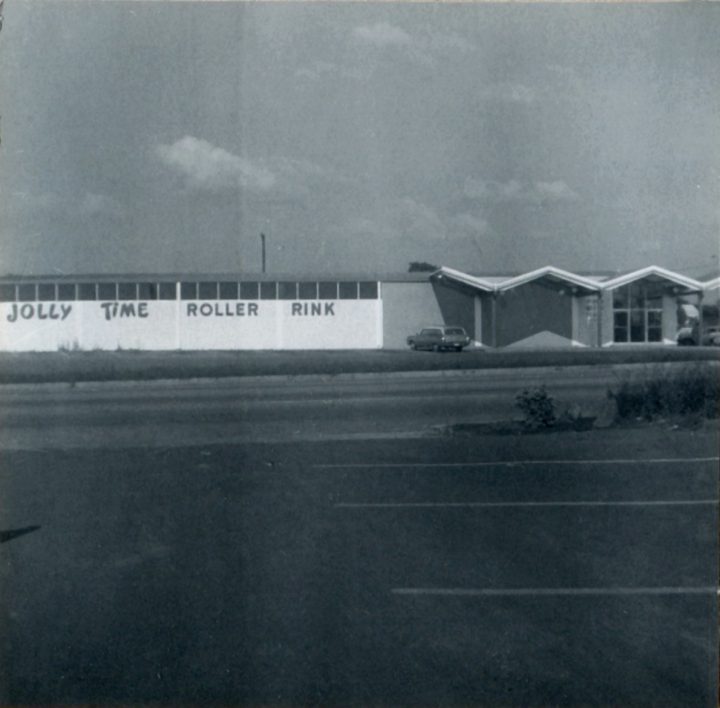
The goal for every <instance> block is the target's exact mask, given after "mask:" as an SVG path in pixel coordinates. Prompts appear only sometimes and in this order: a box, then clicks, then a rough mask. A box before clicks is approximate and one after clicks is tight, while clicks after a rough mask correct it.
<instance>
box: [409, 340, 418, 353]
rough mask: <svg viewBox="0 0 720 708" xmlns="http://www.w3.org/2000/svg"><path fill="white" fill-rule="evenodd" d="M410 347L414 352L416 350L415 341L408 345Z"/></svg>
mask: <svg viewBox="0 0 720 708" xmlns="http://www.w3.org/2000/svg"><path fill="white" fill-rule="evenodd" d="M410 349H412V350H413V351H414V352H416V351H417V344H415V342H413V343H412V344H411V345H410Z"/></svg>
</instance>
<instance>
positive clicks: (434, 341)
mask: <svg viewBox="0 0 720 708" xmlns="http://www.w3.org/2000/svg"><path fill="white" fill-rule="evenodd" d="M407 343H408V346H409V347H410V349H432V351H434V352H439V351H441V350H442V349H454V350H455V351H458V352H459V351H461V350H462V348H463V347H466V346H467V345H468V344H470V337H468V335H467V332H465V330H464V329H463V328H462V327H445V326H437V327H424V328H423V329H422V330H420V332H419V333H418V334H412V335H410V336H409V337H408V338H407Z"/></svg>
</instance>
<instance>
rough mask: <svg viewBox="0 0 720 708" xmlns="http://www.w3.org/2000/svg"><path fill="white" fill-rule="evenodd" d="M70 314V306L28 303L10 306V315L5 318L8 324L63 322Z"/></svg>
mask: <svg viewBox="0 0 720 708" xmlns="http://www.w3.org/2000/svg"><path fill="white" fill-rule="evenodd" d="M71 312H72V305H64V304H57V303H52V304H49V305H47V304H44V303H38V304H37V305H32V304H30V303H29V302H28V303H25V304H24V305H12V309H11V310H10V314H8V316H7V321H8V322H17V321H18V320H19V319H20V320H32V319H38V320H60V321H62V320H64V319H65V318H66V317H67V316H68V315H69V314H70V313H71Z"/></svg>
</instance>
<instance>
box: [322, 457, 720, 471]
mask: <svg viewBox="0 0 720 708" xmlns="http://www.w3.org/2000/svg"><path fill="white" fill-rule="evenodd" d="M718 461H720V457H654V458H646V459H643V458H621V459H616V460H607V459H600V460H499V461H495V462H492V461H488V460H482V461H479V462H348V463H338V464H316V465H313V467H316V468H318V469H347V468H356V469H368V468H372V469H391V468H399V467H405V468H412V467H421V468H422V467H523V466H528V465H637V464H656V465H665V464H676V463H680V462H685V463H696V462H718Z"/></svg>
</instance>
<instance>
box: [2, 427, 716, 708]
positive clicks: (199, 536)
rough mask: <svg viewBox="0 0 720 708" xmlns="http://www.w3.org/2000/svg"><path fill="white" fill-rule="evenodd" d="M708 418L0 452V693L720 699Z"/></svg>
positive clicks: (574, 701) (97, 699)
mask: <svg viewBox="0 0 720 708" xmlns="http://www.w3.org/2000/svg"><path fill="white" fill-rule="evenodd" d="M717 466H718V461H717V445H716V437H715V436H713V435H708V434H703V433H699V432H687V431H686V432H680V431H675V432H672V433H668V432H667V431H648V430H636V431H614V430H606V431H594V432H590V433H582V434H575V433H565V434H553V435H545V436H523V437H521V438H516V437H502V436H497V437H482V438H467V439H425V440H422V439H419V440H413V441H411V442H408V441H406V440H401V439H400V440H377V439H375V440H362V441H359V440H358V441H344V442H328V441H326V442H297V443H284V444H280V443H277V444H255V445H252V444H224V445H210V444H205V445H199V446H188V447H180V446H174V447H155V448H150V447H148V448H135V449H130V448H127V449H124V450H102V449H98V448H97V447H94V446H89V447H88V448H76V449H66V450H50V451H38V450H35V451H10V450H6V451H4V452H2V453H1V454H0V483H1V484H2V491H3V494H2V496H1V497H0V519H1V520H2V524H0V528H2V529H5V530H7V529H20V528H23V527H29V526H39V527H40V528H39V529H37V530H35V531H32V532H29V533H26V534H24V535H22V536H17V537H15V538H12V539H10V540H8V542H7V543H3V544H2V545H0V562H1V565H0V569H1V573H2V575H1V576H0V593H1V594H2V597H0V608H1V611H4V613H5V615H4V616H3V617H0V625H1V626H2V627H3V631H2V633H1V638H0V651H2V655H1V656H0V667H2V668H3V670H4V676H2V677H0V687H1V688H2V692H3V695H0V703H3V704H5V703H9V704H21V703H31V704H34V705H47V704H50V703H57V702H63V703H75V704H80V703H82V704H88V703H98V704H107V703H109V702H122V703H124V704H138V703H149V702H159V703H161V704H164V705H182V704H186V705H208V704H223V705H234V706H238V705H242V706H250V705H253V706H262V705H265V706H267V705H273V706H281V705H288V706H298V705H324V706H350V705H387V706H405V705H406V706H431V705H432V706H467V705H474V706H490V705H492V706H497V705H512V706H532V705H538V706H539V705H603V706H606V705H622V706H631V705H676V706H683V707H686V706H711V705H713V706H714V705H715V697H716V695H717V691H716V687H717V683H716V678H715V677H716V667H717V649H716V647H717V631H716V617H717V592H716V588H717V560H716V558H717V543H716V539H717V496H718V489H717Z"/></svg>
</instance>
